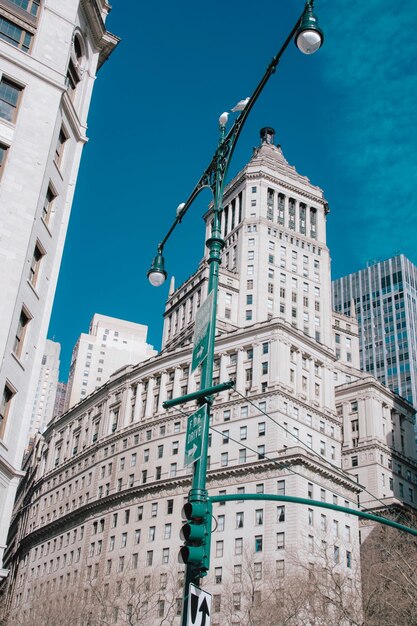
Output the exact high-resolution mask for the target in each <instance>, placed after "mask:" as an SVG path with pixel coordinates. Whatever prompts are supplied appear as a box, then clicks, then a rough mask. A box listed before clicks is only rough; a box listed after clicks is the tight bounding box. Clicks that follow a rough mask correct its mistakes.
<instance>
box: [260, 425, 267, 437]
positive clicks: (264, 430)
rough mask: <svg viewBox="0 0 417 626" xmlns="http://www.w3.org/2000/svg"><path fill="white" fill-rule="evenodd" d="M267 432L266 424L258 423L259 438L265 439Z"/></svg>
mask: <svg viewBox="0 0 417 626" xmlns="http://www.w3.org/2000/svg"><path fill="white" fill-rule="evenodd" d="M265 432H266V426H265V422H259V423H258V437H264V436H265Z"/></svg>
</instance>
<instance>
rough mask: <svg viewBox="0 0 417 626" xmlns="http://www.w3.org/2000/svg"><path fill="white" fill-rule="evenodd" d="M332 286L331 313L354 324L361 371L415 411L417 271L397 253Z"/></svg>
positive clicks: (416, 390)
mask: <svg viewBox="0 0 417 626" xmlns="http://www.w3.org/2000/svg"><path fill="white" fill-rule="evenodd" d="M332 287H333V307H334V309H335V310H336V311H340V312H341V313H344V314H346V315H353V316H355V317H356V318H357V320H358V325H359V341H360V365H361V369H362V370H363V371H364V372H369V373H371V374H372V376H374V377H375V378H376V379H378V380H380V381H381V382H382V383H383V384H384V385H386V386H387V387H388V388H389V389H392V391H394V392H395V393H398V394H399V395H400V396H403V397H404V398H406V399H407V400H408V401H409V402H410V403H411V404H413V405H414V406H415V407H416V408H417V267H416V266H415V265H414V264H413V263H411V261H409V260H408V259H407V258H406V257H405V256H404V255H403V254H400V255H398V256H395V257H392V258H390V259H387V260H386V261H380V262H377V263H374V264H373V265H369V266H368V267H366V268H364V269H362V270H359V271H358V272H354V273H352V274H349V275H348V276H343V277H342V278H338V279H337V280H334V281H333V283H332ZM336 339H337V338H336Z"/></svg>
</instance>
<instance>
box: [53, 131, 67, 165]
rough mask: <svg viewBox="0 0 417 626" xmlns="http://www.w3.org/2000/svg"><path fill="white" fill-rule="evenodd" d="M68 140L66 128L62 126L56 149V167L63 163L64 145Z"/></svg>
mask: <svg viewBox="0 0 417 626" xmlns="http://www.w3.org/2000/svg"><path fill="white" fill-rule="evenodd" d="M67 139H68V135H67V133H66V131H65V130H64V127H63V126H61V130H60V131H59V135H58V140H57V144H56V148H55V157H54V161H55V164H56V165H60V163H61V161H62V155H63V154H64V145H65V142H66V141H67Z"/></svg>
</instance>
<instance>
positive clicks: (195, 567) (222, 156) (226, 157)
mask: <svg viewBox="0 0 417 626" xmlns="http://www.w3.org/2000/svg"><path fill="white" fill-rule="evenodd" d="M313 2H314V0H307V2H306V5H305V7H304V10H303V13H302V14H301V16H300V17H299V18H298V20H297V22H296V23H295V25H294V27H293V28H292V30H291V32H290V34H289V35H288V37H287V39H286V40H285V42H284V43H283V45H282V46H281V48H280V49H279V51H278V53H277V54H276V55H275V56H274V58H273V59H272V61H271V62H270V63H269V65H268V67H267V69H266V71H265V73H264V75H263V77H262V78H261V80H260V82H259V83H258V85H257V87H256V88H255V90H254V92H253V94H252V96H251V97H250V98H248V99H246V100H245V101H243V102H242V103H239V104H238V105H237V107H235V110H236V109H237V110H239V111H241V112H240V114H239V115H238V117H237V118H236V120H235V122H234V124H233V126H232V127H231V129H230V131H229V132H228V133H226V124H227V119H228V113H223V114H222V115H221V116H220V119H219V130H220V137H219V142H218V146H217V149H216V151H215V153H214V156H213V158H212V160H211V162H210V164H209V166H208V167H207V168H206V170H205V171H204V172H203V174H202V176H201V177H200V179H199V181H198V182H197V184H196V186H195V187H194V189H193V191H192V192H191V194H190V196H189V198H188V200H187V201H186V202H185V203H183V204H180V205H179V207H178V209H177V215H176V218H175V221H174V223H173V224H172V226H171V228H170V229H169V230H168V232H167V234H166V235H165V237H164V239H163V240H162V242H161V243H160V244H159V245H158V251H157V255H156V256H155V258H154V260H153V262H152V265H151V268H150V269H149V271H148V274H147V275H148V278H149V280H150V282H151V284H152V285H154V286H159V285H161V284H162V283H163V282H164V281H165V279H166V277H167V273H166V271H165V267H164V258H163V249H164V246H165V243H166V242H167V240H168V239H169V237H170V236H171V234H172V232H173V230H174V229H175V227H176V226H177V225H178V224H179V223H180V222H181V220H182V219H183V217H184V215H185V213H186V212H187V210H188V208H189V207H190V206H191V204H192V202H193V201H194V199H195V198H196V197H197V195H198V194H199V193H200V191H201V190H202V189H203V188H205V187H210V188H211V190H212V192H213V209H212V214H213V219H212V225H211V234H210V237H209V238H208V240H207V241H206V246H207V248H208V250H209V255H208V260H207V262H208V265H209V281H208V295H210V294H212V298H213V302H212V308H211V320H210V323H209V331H208V332H209V335H208V348H207V356H206V358H205V359H204V360H203V362H202V365H201V381H200V389H201V391H202V393H201V397H200V400H199V402H200V405H202V406H204V405H206V408H207V410H206V411H205V412H204V419H203V425H202V434H201V457H200V458H199V459H198V460H196V461H195V462H194V471H193V478H192V486H191V490H190V492H189V495H188V512H189V514H190V518H191V519H192V516H193V513H192V511H193V506H194V509H195V510H196V511H199V515H200V516H201V517H202V516H203V514H202V513H201V511H202V510H203V509H204V507H206V509H205V511H206V516H205V518H203V522H204V525H205V530H206V532H208V533H210V532H211V517H209V518H208V519H207V514H208V512H210V515H211V503H210V499H209V497H208V492H207V489H206V481H207V451H208V439H209V423H210V407H211V403H212V395H208V394H204V391H205V390H206V391H208V390H209V389H211V388H212V384H213V362H214V343H215V333H216V310H217V292H218V285H219V268H220V263H221V252H222V250H223V247H224V240H223V238H222V236H221V212H222V210H223V207H222V202H223V190H224V184H225V179H226V175H227V171H228V167H229V164H230V161H231V158H232V155H233V152H234V148H235V146H236V142H237V140H238V138H239V135H240V133H241V131H242V128H243V125H244V123H245V121H246V119H247V117H248V115H249V113H250V111H251V110H252V108H253V106H254V104H255V102H256V101H257V99H258V97H259V96H260V94H261V92H262V90H263V89H264V87H265V85H266V83H267V82H268V80H269V79H270V77H271V76H272V74H274V72H275V70H276V68H277V65H278V63H279V61H280V59H281V56H282V55H283V53H284V52H285V50H286V49H287V47H288V45H289V43H290V41H291V40H292V39H294V40H295V43H296V45H297V47H298V48H299V50H301V52H303V53H304V54H312V53H314V52H315V51H316V50H318V49H319V48H320V47H321V45H322V43H323V40H324V35H323V32H322V31H321V29H320V28H319V27H318V24H317V19H316V17H315V15H314V14H313ZM180 401H181V398H176V399H174V401H167V402H166V403H164V406H165V407H168V406H171V405H172V406H173V405H174V403H175V404H178V403H179V402H180ZM183 401H185V397H184V399H183ZM187 517H188V515H187ZM194 521H195V520H194ZM200 521H201V520H200ZM194 529H195V526H194ZM191 530H192V529H191ZM203 530H204V529H203ZM200 531H201V527H200ZM198 534H199V535H200V534H201V533H198ZM203 543H204V539H203ZM204 545H205V549H206V550H209V548H210V542H209V540H206V542H205V544H204ZM208 563H209V554H208V557H207V559H206V560H205V563H204V564H203V563H195V562H194V563H193V562H192V561H191V562H187V566H186V576H185V584H184V598H183V608H182V626H187V605H188V594H189V588H190V583H193V584H194V585H196V586H198V585H199V579H200V577H201V576H205V575H206V574H207V569H208ZM204 565H206V567H205V566H204Z"/></svg>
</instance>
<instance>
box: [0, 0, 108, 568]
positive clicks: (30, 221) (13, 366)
mask: <svg viewBox="0 0 417 626" xmlns="http://www.w3.org/2000/svg"><path fill="white" fill-rule="evenodd" d="M109 10H110V6H109V4H108V3H107V1H106V0H65V2H62V1H61V0H48V2H41V1H39V0H0V177H1V178H0V268H1V274H0V293H1V297H0V322H1V323H0V354H1V365H0V578H1V577H2V576H5V574H6V572H5V571H4V569H3V568H2V557H3V551H4V548H5V544H6V535H7V529H8V526H9V522H10V516H11V512H12V507H13V501H14V497H15V493H16V487H17V484H18V482H19V480H20V478H21V475H22V473H21V470H20V467H21V461H22V455H23V451H24V447H25V445H26V443H27V436H28V431H29V425H30V419H31V415H32V408H33V402H34V398H35V392H36V386H37V382H38V374H39V370H40V367H41V361H42V357H43V354H44V343H45V338H46V333H47V329H48V324H49V318H50V313H51V307H52V301H53V297H54V293H55V287H56V282H57V277H58V272H59V267H60V263H61V257H62V251H63V247H64V241H65V236H66V231H67V226H68V220H69V216H70V210H71V204H72V199H73V194H74V188H75V184H76V181H77V173H78V168H79V164H80V158H81V152H82V149H83V146H84V144H85V143H86V141H87V135H86V130H87V114H88V110H89V106H90V100H91V95H92V90H93V85H94V81H95V79H96V74H97V71H98V69H99V68H100V67H101V65H102V64H103V62H104V61H105V60H106V59H107V57H108V56H109V54H110V53H111V51H112V50H113V48H114V47H115V46H116V44H117V42H118V39H117V37H115V36H114V35H112V34H111V33H109V32H107V31H106V28H105V25H104V22H105V20H106V17H107V14H108V12H109Z"/></svg>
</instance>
